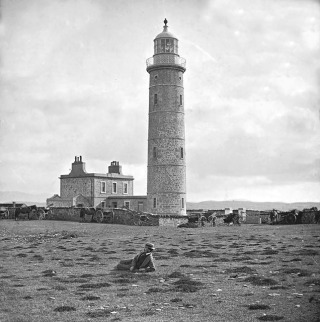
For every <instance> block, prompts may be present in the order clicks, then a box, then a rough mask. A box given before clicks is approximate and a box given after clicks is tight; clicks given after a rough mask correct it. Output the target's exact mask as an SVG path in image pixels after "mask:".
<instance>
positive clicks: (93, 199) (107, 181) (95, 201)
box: [47, 156, 147, 211]
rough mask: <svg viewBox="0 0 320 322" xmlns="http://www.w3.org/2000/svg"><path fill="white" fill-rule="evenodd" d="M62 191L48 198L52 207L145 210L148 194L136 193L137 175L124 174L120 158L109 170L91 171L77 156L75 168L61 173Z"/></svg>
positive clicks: (73, 165)
mask: <svg viewBox="0 0 320 322" xmlns="http://www.w3.org/2000/svg"><path fill="white" fill-rule="evenodd" d="M59 179H60V195H54V196H53V197H51V198H48V199H47V206H50V207H95V208H123V207H126V208H129V209H132V210H137V211H138V210H139V211H144V210H145V209H146V202H147V197H146V196H133V180H134V178H133V176H130V175H123V174H122V167H121V165H120V164H119V162H118V161H112V162H111V165H110V166H109V167H108V173H105V174H99V173H87V172H86V170H85V162H83V161H82V157H81V156H80V157H77V156H76V157H75V160H74V162H73V163H72V168H71V172H70V173H69V174H66V175H61V176H60V178H59Z"/></svg>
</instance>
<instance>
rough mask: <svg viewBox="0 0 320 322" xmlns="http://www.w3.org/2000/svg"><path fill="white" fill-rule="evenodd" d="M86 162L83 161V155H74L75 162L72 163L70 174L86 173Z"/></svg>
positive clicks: (79, 174)
mask: <svg viewBox="0 0 320 322" xmlns="http://www.w3.org/2000/svg"><path fill="white" fill-rule="evenodd" d="M86 173H87V172H86V164H85V162H82V156H81V155H80V157H77V156H75V157H74V162H73V163H72V169H71V172H70V174H69V175H70V176H76V177H78V176H81V175H84V174H86Z"/></svg>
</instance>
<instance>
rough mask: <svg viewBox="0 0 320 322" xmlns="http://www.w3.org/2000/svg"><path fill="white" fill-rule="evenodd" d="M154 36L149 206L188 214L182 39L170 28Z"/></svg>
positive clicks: (149, 62) (154, 210) (150, 68)
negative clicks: (180, 52)
mask: <svg viewBox="0 0 320 322" xmlns="http://www.w3.org/2000/svg"><path fill="white" fill-rule="evenodd" d="M167 23H168V21H167V20H166V19H165V20H164V24H165V25H164V27H163V31H162V32H161V33H160V34H159V35H158V36H156V38H155V39H154V55H153V57H151V58H149V59H148V60H147V72H148V73H149V74H150V82H149V130H148V182H147V208H148V211H149V212H151V213H156V214H164V215H185V214H186V158H185V127H184V89H183V73H184V72H185V71H186V67H185V65H186V63H185V59H184V58H182V57H180V56H179V54H178V39H177V38H176V37H175V36H174V35H173V34H172V33H170V32H169V31H168V26H167Z"/></svg>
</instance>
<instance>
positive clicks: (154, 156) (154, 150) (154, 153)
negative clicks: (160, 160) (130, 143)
mask: <svg viewBox="0 0 320 322" xmlns="http://www.w3.org/2000/svg"><path fill="white" fill-rule="evenodd" d="M153 158H154V159H156V158H157V148H156V147H155V146H154V147H153Z"/></svg>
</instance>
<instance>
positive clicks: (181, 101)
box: [180, 95, 182, 105]
mask: <svg viewBox="0 0 320 322" xmlns="http://www.w3.org/2000/svg"><path fill="white" fill-rule="evenodd" d="M180 105H182V95H180Z"/></svg>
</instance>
